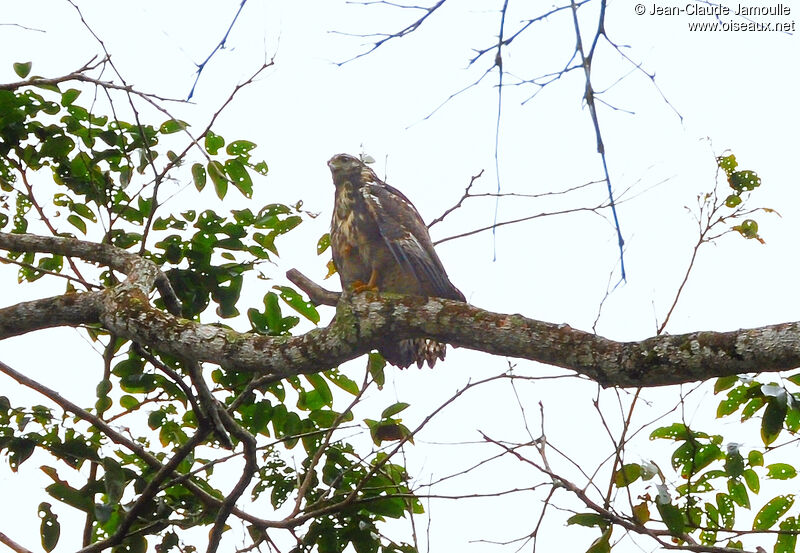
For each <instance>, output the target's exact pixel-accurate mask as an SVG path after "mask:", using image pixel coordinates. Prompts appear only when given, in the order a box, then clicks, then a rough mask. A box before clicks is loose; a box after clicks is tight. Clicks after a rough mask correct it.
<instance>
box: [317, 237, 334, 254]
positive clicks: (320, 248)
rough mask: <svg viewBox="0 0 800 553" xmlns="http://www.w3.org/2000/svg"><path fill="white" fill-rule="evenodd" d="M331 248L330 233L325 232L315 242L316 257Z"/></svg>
mask: <svg viewBox="0 0 800 553" xmlns="http://www.w3.org/2000/svg"><path fill="white" fill-rule="evenodd" d="M330 246H331V233H329V232H326V233H325V234H323V235H322V236H320V237H319V240H318V241H317V255H322V254H323V253H324V252H325V250H327V249H328V248H329V247H330Z"/></svg>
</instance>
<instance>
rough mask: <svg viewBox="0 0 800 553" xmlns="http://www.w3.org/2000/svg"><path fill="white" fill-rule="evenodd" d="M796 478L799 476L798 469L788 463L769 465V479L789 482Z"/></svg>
mask: <svg viewBox="0 0 800 553" xmlns="http://www.w3.org/2000/svg"><path fill="white" fill-rule="evenodd" d="M795 476H797V469H796V468H794V467H793V466H792V465H790V464H788V463H773V464H771V465H767V478H773V479H775V480H788V479H790V478H794V477H795Z"/></svg>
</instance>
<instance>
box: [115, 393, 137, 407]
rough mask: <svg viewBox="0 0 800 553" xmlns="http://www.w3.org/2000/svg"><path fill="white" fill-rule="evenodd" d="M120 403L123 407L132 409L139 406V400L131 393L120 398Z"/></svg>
mask: <svg viewBox="0 0 800 553" xmlns="http://www.w3.org/2000/svg"><path fill="white" fill-rule="evenodd" d="M119 405H120V407H122V408H123V409H128V410H132V409H136V407H138V406H139V400H138V399H136V398H135V397H133V396H131V395H128V394H125V395H124V396H122V397H121V398H119Z"/></svg>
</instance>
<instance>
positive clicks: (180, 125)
mask: <svg viewBox="0 0 800 553" xmlns="http://www.w3.org/2000/svg"><path fill="white" fill-rule="evenodd" d="M188 127H189V124H188V123H186V122H185V121H180V120H178V119H169V120H167V121H164V122H163V123H161V127H160V128H159V129H158V130H159V132H161V133H162V134H172V133H176V132H178V131H182V130H184V129H186V128H188ZM207 140H208V137H206V141H207ZM206 143H207V142H206Z"/></svg>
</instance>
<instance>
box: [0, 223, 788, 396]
mask: <svg viewBox="0 0 800 553" xmlns="http://www.w3.org/2000/svg"><path fill="white" fill-rule="evenodd" d="M20 238H26V239H27V243H28V244H29V245H31V246H33V247H34V249H36V251H43V249H42V248H43V245H44V244H51V245H52V246H53V249H54V250H57V251H58V253H63V254H65V255H72V256H75V257H83V258H84V259H88V260H96V261H100V260H101V258H102V260H103V261H105V262H107V263H109V264H111V265H112V266H113V267H115V268H119V269H123V270H124V271H126V273H127V275H128V279H127V280H126V281H125V282H123V283H122V284H119V285H117V286H115V287H113V288H109V289H107V290H105V291H103V292H86V293H76V294H69V295H64V296H59V297H55V298H49V299H45V300H37V301H35V302H27V303H25V304H19V305H17V306H13V307H9V308H5V309H4V310H2V311H0V315H6V316H7V317H11V318H12V320H11V321H8V320H6V321H4V322H2V323H0V339H2V338H5V337H7V336H12V335H17V334H21V333H22V332H24V331H28V330H34V329H38V328H46V327H53V326H59V325H60V324H73V321H74V320H76V319H73V318H70V317H73V316H74V317H76V318H79V319H80V320H79V322H80V323H100V324H102V325H103V327H104V328H106V329H107V330H109V331H110V332H112V333H114V334H116V335H118V336H120V337H124V338H127V339H129V340H132V341H134V342H137V343H139V344H143V345H146V346H149V347H152V348H153V349H155V350H157V351H159V352H161V353H165V354H169V355H176V356H179V357H182V358H185V359H188V360H191V361H203V362H210V363H215V364H217V365H220V366H222V367H225V368H229V369H236V370H244V371H252V372H253V373H256V374H259V375H264V376H268V377H276V378H285V377H288V376H293V375H298V374H308V373H317V372H320V371H323V370H326V369H329V368H331V367H336V366H338V365H339V364H341V363H343V362H345V361H348V360H351V359H355V358H356V357H359V356H361V355H363V354H365V353H367V352H369V351H371V350H372V349H374V348H376V347H378V346H380V344H382V343H383V342H384V341H385V340H386V337H387V336H391V337H392V339H398V340H399V339H404V338H414V337H428V338H432V339H435V340H439V341H442V342H447V343H450V344H452V345H455V346H460V347H464V348H469V349H474V350H478V351H484V352H487V353H492V354H495V355H505V356H509V357H519V358H523V359H529V360H532V361H539V362H541V363H546V364H548V365H553V366H557V367H562V368H565V369H570V370H573V371H575V372H577V373H579V374H581V375H583V376H586V377H588V378H590V379H592V380H594V381H596V382H598V383H599V384H601V385H602V386H642V387H652V386H661V385H668V384H680V383H686V382H693V381H697V380H707V379H709V378H713V377H719V376H729V375H736V374H742V373H749V372H753V371H754V370H758V371H761V372H771V371H781V370H789V369H793V368H795V367H797V366H800V322H791V323H781V324H776V325H771V326H765V327H760V328H752V329H746V330H738V331H732V332H705V331H701V332H693V333H690V334H683V335H676V336H655V337H652V338H648V339H646V340H642V341H640V342H616V341H613V340H609V339H607V338H603V337H601V336H597V335H595V334H591V333H588V332H584V331H581V330H576V329H573V328H570V327H569V326H568V325H565V324H554V323H548V322H543V321H537V320H533V319H528V318H526V317H523V316H522V315H516V314H515V315H509V314H503V313H492V312H490V311H486V310H483V309H480V308H478V307H475V306H472V305H468V304H466V303H462V302H456V301H450V300H444V299H440V298H423V297H415V296H398V295H395V294H376V293H371V292H368V293H363V294H358V295H355V296H353V297H347V298H345V299H344V300H342V301H339V303H338V304H337V307H336V317H334V319H333V321H332V322H331V323H330V324H329V325H328V326H327V327H324V328H317V329H314V330H311V331H310V332H308V333H306V334H303V335H299V336H276V337H271V336H258V335H253V334H249V333H247V334H243V333H239V332H235V331H233V330H229V329H226V328H220V327H218V326H213V325H204V324H198V323H194V322H192V321H188V320H186V319H181V318H178V317H175V316H173V315H170V314H169V313H166V312H164V311H161V310H159V309H156V308H155V307H154V306H153V305H152V304H151V303H150V302H149V300H148V295H149V293H150V292H151V291H152V289H153V288H154V286H155V282H156V280H157V278H158V275H159V274H161V273H160V271H159V270H158V268H157V267H156V266H155V265H154V264H153V263H151V262H150V261H147V260H145V259H141V258H139V257H138V256H135V255H133V254H130V253H128V252H124V251H122V250H118V249H117V248H114V247H113V246H109V245H104V244H90V243H86V242H81V241H78V240H72V239H61V238H52V237H37V236H32V235H25V236H22V237H21V236H20V235H8V234H4V233H0V247H9V246H8V245H9V243H13V249H17V250H19V249H23V250H24V249H25V248H23V247H21V246H22V245H23V244H22V241H21V240H20ZM76 305H77V306H88V307H87V308H86V309H85V310H83V311H81V310H80V309H76V308H75V307H74V306H76ZM76 312H77V313H78V315H75V313H76ZM20 313H24V317H25V320H24V321H23V322H19V321H15V320H13V319H16V318H17V315H18V314H20ZM78 316H79V317H78ZM26 329H27V330H26ZM3 330H6V332H2V331H3Z"/></svg>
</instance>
